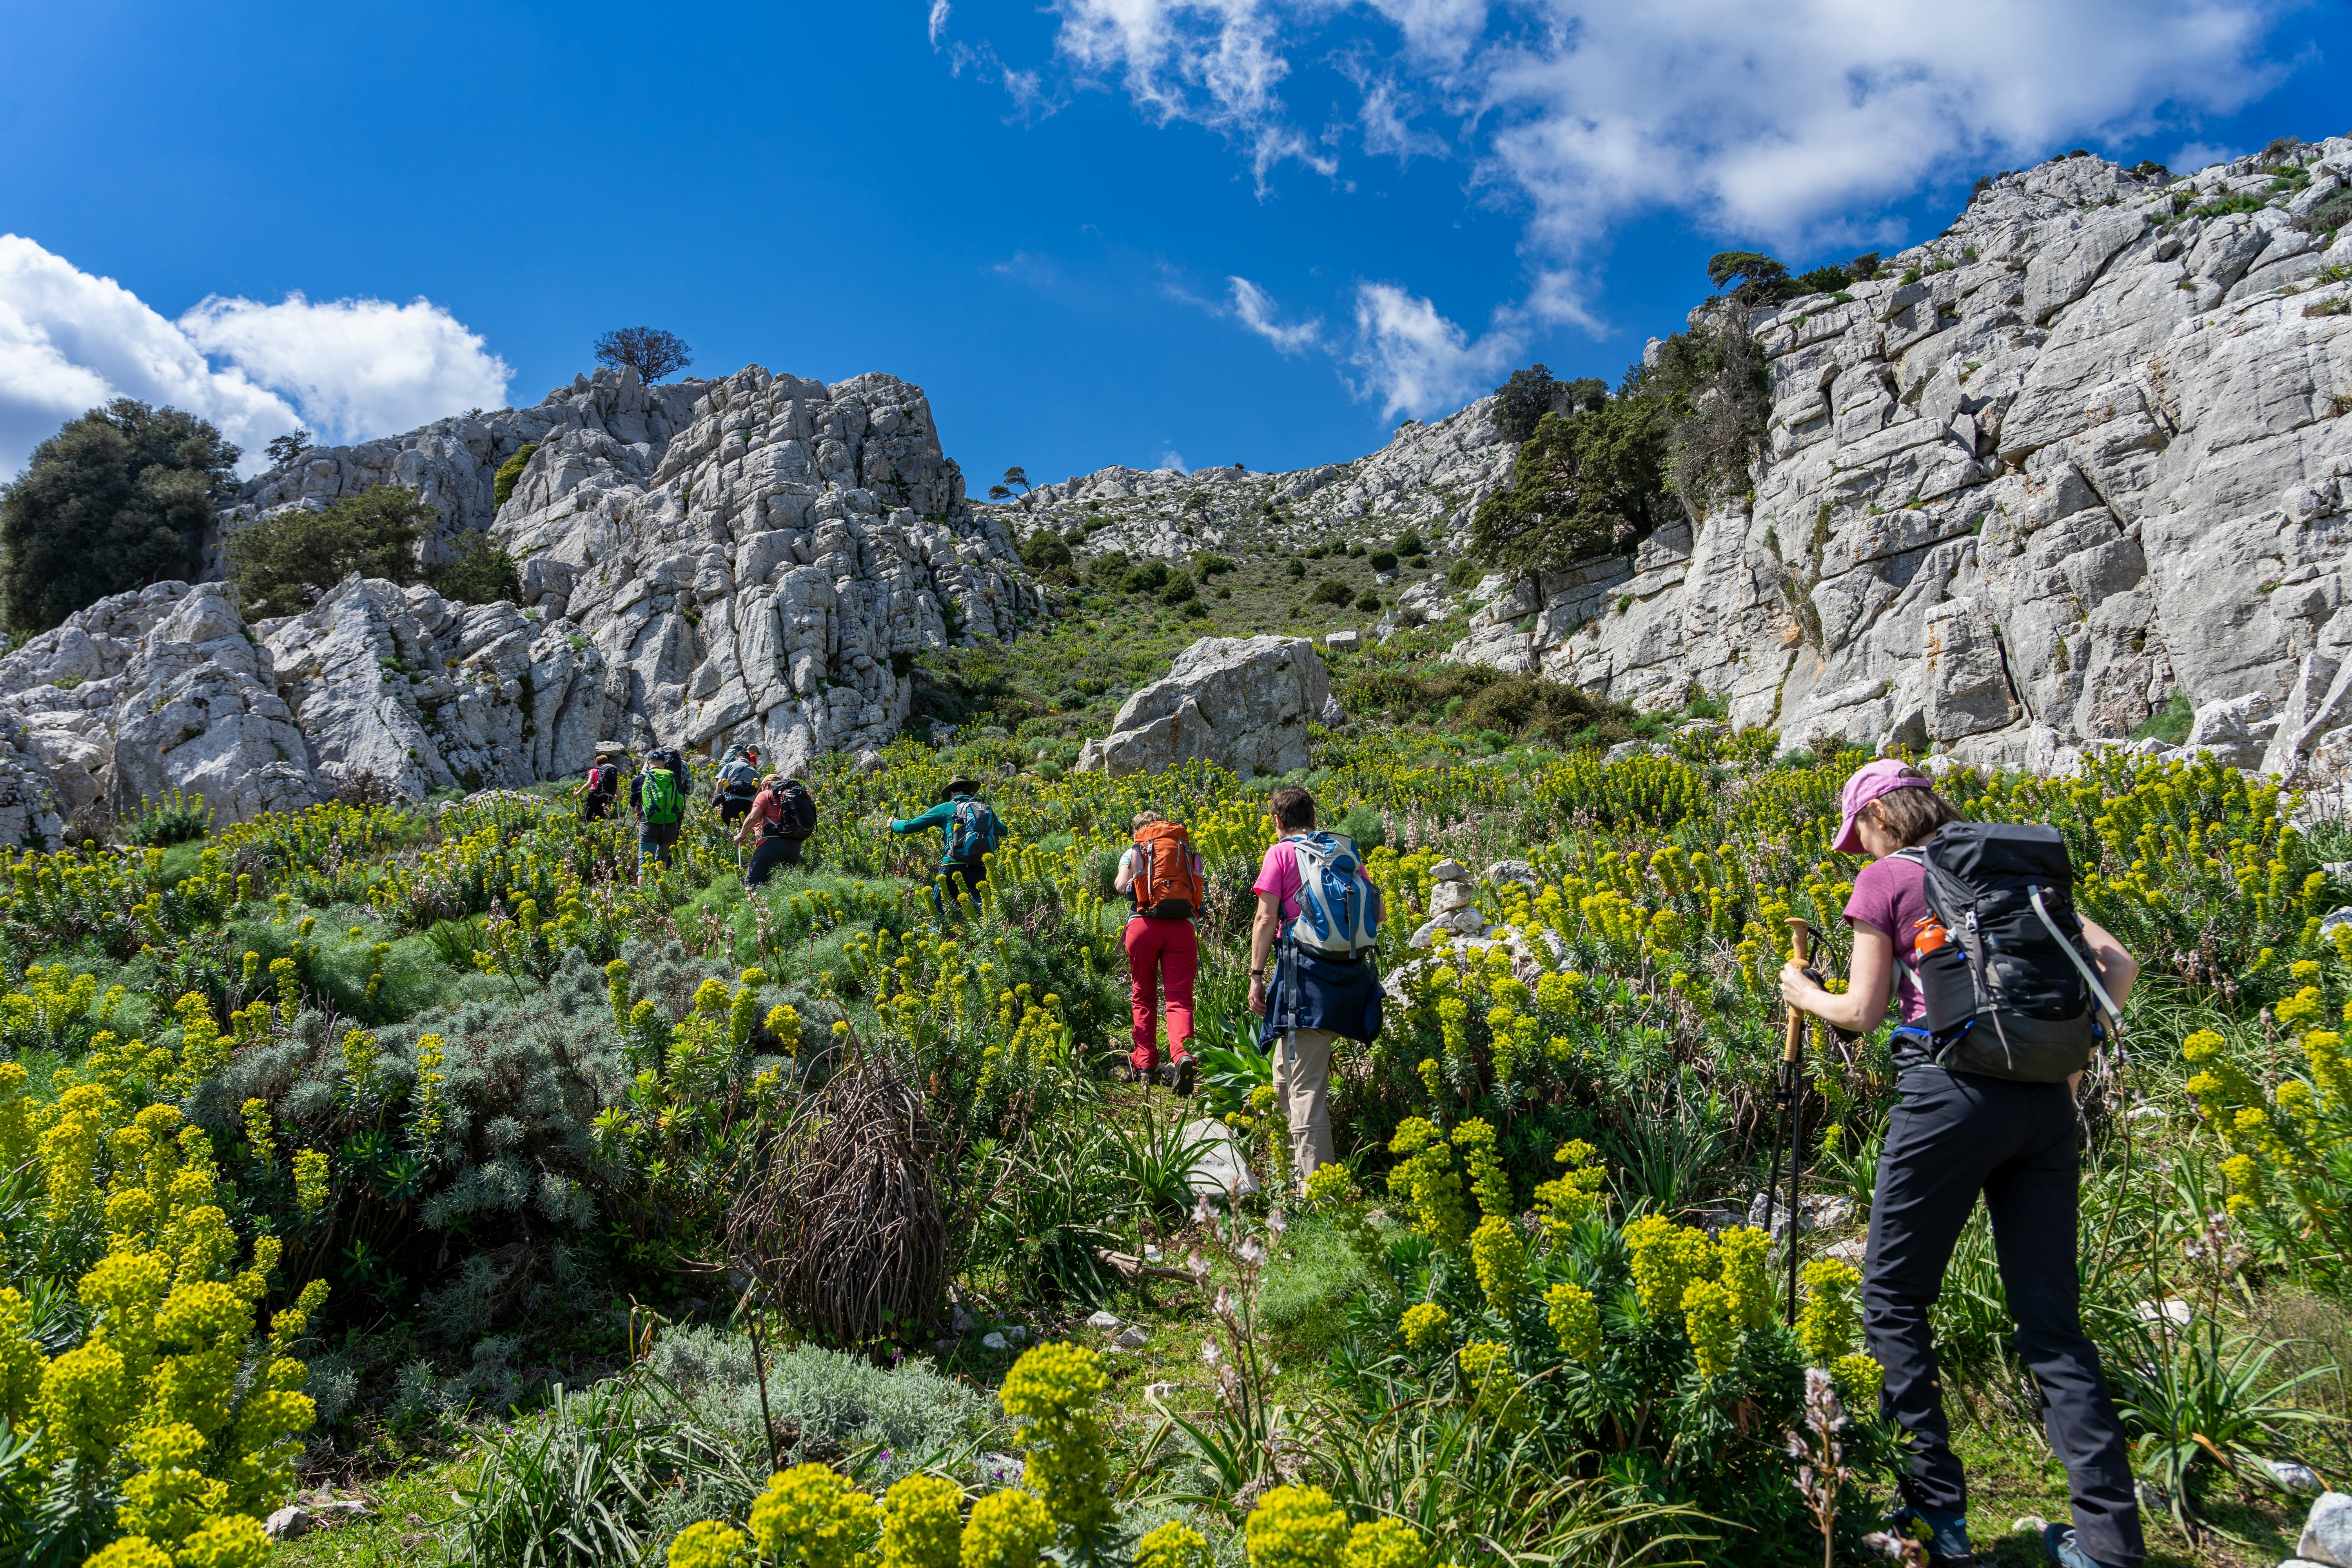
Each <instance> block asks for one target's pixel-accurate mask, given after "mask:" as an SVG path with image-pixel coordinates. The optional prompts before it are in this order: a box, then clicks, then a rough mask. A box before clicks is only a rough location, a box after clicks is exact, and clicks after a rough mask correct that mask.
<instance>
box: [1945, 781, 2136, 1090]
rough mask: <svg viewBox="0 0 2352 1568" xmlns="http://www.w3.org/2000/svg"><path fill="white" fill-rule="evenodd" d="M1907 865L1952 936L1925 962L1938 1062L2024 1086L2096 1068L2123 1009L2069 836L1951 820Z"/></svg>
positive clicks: (2014, 825)
mask: <svg viewBox="0 0 2352 1568" xmlns="http://www.w3.org/2000/svg"><path fill="white" fill-rule="evenodd" d="M1901 856H1902V858H1904V859H1906V860H1915V861H1916V862H1917V863H1918V865H1919V868H1920V870H1921V871H1922V873H1923V874H1924V876H1925V879H1926V882H1927V906H1928V908H1929V909H1930V910H1934V911H1935V916H1936V919H1937V921H1938V922H1940V923H1941V924H1942V925H1943V927H1944V928H1945V930H1946V931H1947V932H1948V940H1947V941H1946V942H1944V944H1943V945H1942V946H1940V947H1937V948H1935V949H1934V950H1933V951H1931V952H1927V953H1926V954H1924V955H1920V956H1917V958H1916V963H1914V964H1913V971H1914V973H1915V974H1916V976H1917V979H1918V984H1919V993H1920V995H1921V997H1922V998H1923V999H1924V1000H1925V1001H1926V1003H1927V1018H1926V1019H1925V1023H1926V1025H1927V1032H1928V1033H1929V1034H1930V1035H1931V1036H1933V1037H1934V1039H1935V1060H1936V1062H1937V1065H1938V1066H1940V1067H1946V1068H1951V1069H1953V1070H1954V1071H1956V1072H1972V1073H1981V1074H1983V1075H1984V1076H1986V1077H1988V1078H2002V1079H2012V1080H2015V1081H2017V1082H2021V1083H2063V1082H2064V1081H2065V1080H2066V1079H2067V1078H2068V1077H2069V1076H2071V1075H2073V1074H2074V1073H2078V1072H2081V1071H2082V1070H2083V1069H2084V1068H2086V1067H2088V1066H2089V1065H2090V1061H2091V1058H2092V1056H2093V1054H2094V1053H2095V1051H2096V1050H2097V1048H2098V1043H2099V1039H2100V1037H2101V1034H2102V1032H2103V1031H2102V1020H2103V1019H2104V1020H2105V1031H2104V1032H2105V1034H2107V1035H2109V1036H2110V1037H2112V1036H2113V1035H2114V1034H2115V1033H2116V1022H2115V1007H2114V1005H2113V1003H2111V1002H2110V1001H2109V1000H2108V998H2107V994H2106V992H2105V989H2104V988H2103V987H2102V986H2101V985H2100V984H2099V980H2098V974H2097V972H2096V971H2095V969H2094V968H2093V967H2092V964H2091V952H2090V944H2089V943H2088V942H2086V941H2085V940H2084V936H2083V922H2082V919H2081V917H2080V916H2078V915H2076V914H2075V912H2074V862H2073V861H2072V859H2071V858H2069V857H2068V855H2067V853H2066V841H2065V839H2064V838H2063V837H2061V836H2060V834H2059V832H2058V830H2057V829H2056V828H2054V827H2045V826H2039V825H2032V824H2023V823H2011V822H1949V823H1946V824H1945V825H1944V826H1942V827H1939V828H1937V830H1936V836H1935V837H1933V838H1930V839H1929V840H1927V843H1926V845H1924V846H1922V847H1919V848H1916V849H1906V850H1903V851H1902V852H1901ZM1899 956H1902V957H1903V958H1904V959H1905V962H1906V963H1912V961H1913V957H1914V955H1912V954H1903V955H1899Z"/></svg>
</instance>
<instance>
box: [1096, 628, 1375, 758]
mask: <svg viewBox="0 0 2352 1568" xmlns="http://www.w3.org/2000/svg"><path fill="white" fill-rule="evenodd" d="M1330 696H1331V677H1330V674H1329V672H1328V671H1327V670H1325V668H1323V661H1322V659H1320V658H1318V657H1317V656H1316V653H1315V645H1314V644H1312V643H1310V642H1308V641H1307V639H1306V638H1304V637H1202V638H1201V639H1200V640H1199V641H1198V642H1196V643H1194V644H1193V645H1192V647H1188V648H1186V649H1185V650H1184V651H1183V652H1182V653H1181V654H1178V655H1177V656H1176V662H1175V663H1174V664H1173V665H1172V666H1171V667H1170V668H1169V671H1168V674H1167V676H1166V677H1165V678H1164V679H1160V680H1156V681H1154V682H1152V683H1151V684H1150V685H1149V686H1147V687H1145V688H1143V689H1141V690H1140V691H1138V692H1137V693H1136V694H1135V695H1134V696H1132V697H1130V698H1129V699H1128V700H1127V701H1126V702H1125V703H1124V704H1122V705H1121V706H1120V708H1119V710H1118V716H1117V717H1116V718H1114V719H1113V720H1112V721H1111V732H1110V734H1109V735H1108V736H1107V737H1106V738H1104V739H1102V740H1099V741H1089V742H1087V744H1086V746H1085V748H1084V750H1082V751H1081V752H1079V755H1078V766H1079V767H1080V768H1082V769H1086V770H1089V771H1098V772H1105V773H1112V774H1120V773H1165V772H1167V771H1168V770H1169V769H1170V768H1172V767H1175V766H1177V765H1178V764H1179V763H1187V762H1191V761H1192V759H1194V758H1196V757H1205V758H1208V759H1210V760H1212V761H1213V762H1217V763H1223V764H1224V765H1225V766H1226V767H1229V768H1231V769H1233V770H1234V772H1235V773H1239V774H1241V775H1242V776H1243V777H1244V778H1247V777H1249V776H1250V775H1251V774H1252V773H1288V772H1290V771H1291V770H1293V769H1295V768H1303V767H1305V766H1306V765H1307V727H1308V725H1309V724H1311V723H1313V722H1314V721H1316V720H1317V718H1318V716H1319V715H1320V714H1321V713H1322V712H1323V709H1324V704H1325V703H1326V702H1328V700H1330Z"/></svg>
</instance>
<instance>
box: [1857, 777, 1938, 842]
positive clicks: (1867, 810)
mask: <svg viewBox="0 0 2352 1568" xmlns="http://www.w3.org/2000/svg"><path fill="white" fill-rule="evenodd" d="M1918 776H1919V777H1921V778H1925V777H1927V775H1926V774H1925V773H1921V774H1919V775H1918ZM1862 809H1863V812H1864V815H1865V816H1874V818H1875V819H1876V821H1877V823H1878V825H1879V826H1882V827H1884V828H1885V829H1886V831H1888V832H1889V833H1892V834H1893V835H1895V837H1897V838H1899V839H1901V840H1902V841H1903V847H1905V848H1906V849H1908V848H1910V847H1912V846H1913V845H1915V844H1925V843H1927V840H1928V839H1930V838H1933V837H1935V836H1936V829H1937V828H1938V827H1941V826H1944V824H1946V823H1948V822H1958V821H1959V820H1960V814H1959V812H1958V810H1956V809H1954V807H1953V805H1952V803H1951V802H1950V801H1948V800H1946V799H1945V798H1944V797H1943V796H1942V795H1937V793H1936V792H1935V790H1934V789H1932V788H1929V789H1921V788H1919V787H1918V786H1917V785H1916V784H1914V785H1910V786H1908V787H1906V788H1903V789H1891V790H1888V791H1887V792H1886V793H1885V795H1880V796H1879V797H1878V798H1877V799H1876V800H1874V801H1872V802H1871V803H1870V804H1869V805H1865V806H1864V807H1863V808H1862Z"/></svg>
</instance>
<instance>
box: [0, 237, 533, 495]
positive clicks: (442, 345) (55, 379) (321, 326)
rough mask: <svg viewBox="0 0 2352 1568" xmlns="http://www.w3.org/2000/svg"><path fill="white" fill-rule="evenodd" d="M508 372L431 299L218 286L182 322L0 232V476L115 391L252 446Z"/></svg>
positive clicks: (447, 410) (357, 430)
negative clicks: (267, 293)
mask: <svg viewBox="0 0 2352 1568" xmlns="http://www.w3.org/2000/svg"><path fill="white" fill-rule="evenodd" d="M511 374H512V373H511V372H510V371H509V369H508V368H507V365H506V363H505V362H504V361H502V360H500V359H499V358H498V357H497V356H496V355H495V354H490V353H485V352H484V351H483V346H482V340H481V339H480V338H479V337H478V336H476V335H475V334H473V333H471V332H468V331H466V329H465V328H464V327H463V326H462V325H460V324H459V323H458V322H457V321H455V320H454V319H452V318H451V317H450V315H449V313H448V312H447V311H446V310H442V309H441V308H440V307H438V306H436V305H433V304H430V303H428V302H426V301H425V300H415V301H414V302H412V303H410V304H407V305H394V304H390V303H388V302H386V301H384V300H331V301H326V302H320V303H313V302H312V301H310V300H305V299H304V298H303V297H302V296H301V295H299V294H292V295H289V296H288V297H287V298H286V299H285V300H282V301H280V302H279V303H278V304H275V305H266V304H262V303H260V302H258V301H257V300H242V299H221V298H218V297H215V298H211V299H207V300H204V301H203V302H202V303H200V304H198V305H197V306H196V307H195V308H194V310H190V311H188V312H187V313H186V314H185V315H184V316H182V317H181V318H180V319H179V320H178V321H170V320H167V319H166V318H165V317H163V315H162V314H160V313H159V312H157V311H156V310H153V309H152V307H150V306H149V305H147V304H146V303H145V302H143V301H142V300H140V299H139V297H138V296H137V295H135V294H133V293H131V291H130V290H129V289H125V288H123V287H122V286H121V284H119V283H117V282H115V281H114V280H113V279H110V278H100V277H94V276H92V275H91V274H89V273H87V272H84V271H82V270H81V269H80V268H77V267H75V266H74V265H73V264H72V263H71V262H69V261H68V260H66V259H65V258H62V257H59V256H56V255H53V254H52V253H50V252H49V251H47V250H46V249H44V248H43V247H41V246H39V245H37V244H36V243H35V242H33V241H32V240H29V239H26V238H23V237H20V236H16V235H0V475H5V474H12V473H14V472H16V470H17V469H18V468H21V467H22V466H23V465H24V463H25V460H26V458H28V457H29V456H30V455H31V452H32V449H33V447H35V446H36V445H37V444H38V443H39V442H41V441H42V440H44V439H46V438H47V437H49V436H51V435H53V434H55V432H56V430H57V427H58V426H59V425H61V424H63V423H64V422H65V421H66V420H68V419H70V418H72V417H74V416H76V415H79V414H80V413H82V412H83V411H84V410H86V409H89V408H93V407H96V406H97V405H100V404H101V403H104V402H105V401H106V400H107V399H109V398H112V397H136V398H139V399H141V400H142V401H145V402H149V403H159V404H170V405H173V406H174V407H178V408H184V409H187V410H188V411H189V412H191V413H194V414H201V415H203V416H205V418H207V419H209V420H211V421H212V422H213V423H214V424H215V425H216V426H219V427H220V429H221V433H222V434H223V435H225V436H226V437H228V438H229V439H230V440H232V441H235V442H236V444H237V445H239V446H240V447H244V448H245V449H246V450H247V453H249V454H253V453H258V452H259V451H260V449H261V447H262V446H263V444H264V443H265V442H267V441H268V439H269V438H270V437H273V436H276V435H279V434H281V433H283V432H284V431H287V430H289V429H291V428H292V427H293V426H296V425H297V424H302V425H307V426H310V428H311V429H312V430H313V431H315V432H317V433H318V435H319V436H320V437H322V438H325V439H330V440H354V439H360V438H362V437H370V436H382V435H390V434H393V433H394V432H397V431H401V430H406V429H410V428H413V427H414V426H418V425H422V424H425V423H427V422H429V421H431V420H433V419H436V418H439V417H441V416H444V415H447V414H454V413H457V412H458V411H460V410H462V409H464V408H467V407H468V406H472V405H481V406H485V407H488V406H495V405H499V404H501V403H503V402H505V401H506V388H507V383H508V381H509V378H510V376H511ZM259 466H260V465H259V463H258V461H257V459H255V458H251V457H249V458H247V462H246V464H245V465H244V467H245V468H246V470H247V472H252V471H254V470H255V469H256V468H258V467H259Z"/></svg>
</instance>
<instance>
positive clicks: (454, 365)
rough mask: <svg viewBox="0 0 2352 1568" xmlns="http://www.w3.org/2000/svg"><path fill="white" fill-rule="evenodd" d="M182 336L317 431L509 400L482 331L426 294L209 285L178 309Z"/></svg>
mask: <svg viewBox="0 0 2352 1568" xmlns="http://www.w3.org/2000/svg"><path fill="white" fill-rule="evenodd" d="M180 328H181V330H182V331H184V332H186V333H187V334H188V341H189V342H193V343H194V344H195V345H196V347H198V348H200V349H202V350H203V351H204V352H205V353H208V354H215V355H217V356H219V357H221V358H223V359H226V360H227V361H228V362H229V363H232V364H234V365H236V366H237V367H239V368H240V369H242V370H243V371H244V372H245V373H246V374H248V375H250V376H252V377H253V378H254V379H255V380H256V381H258V382H260V383H261V384H264V385H266V386H271V387H276V388H278V390H279V391H282V392H285V393H287V394H289V395H291V396H292V397H293V399H294V402H295V404H296V405H297V406H299V408H300V409H301V410H302V415H303V417H304V418H305V419H306V420H309V421H310V422H311V423H312V425H313V426H314V427H315V428H317V429H319V430H320V432H321V433H322V434H324V433H329V432H331V433H332V434H334V435H336V436H338V437H342V438H344V439H351V438H354V437H362V436H383V435H389V434H391V433H393V432H394V431H400V430H411V429H415V427H416V426H419V425H428V424H430V423H432V422H433V421H434V420H436V419H438V418H440V417H442V416H444V415H447V414H455V413H457V412H459V411H460V410H462V409H466V408H469V407H477V408H495V407H497V406H498V405H500V404H502V403H504V402H505V401H506V396H507V383H508V382H509V380H511V379H513V376H514V372H513V371H512V370H511V369H510V368H509V366H508V364H507V363H506V361H504V360H502V359H500V358H499V357H498V355H496V354H493V353H485V352H484V351H483V347H482V339H481V337H480V335H479V334H478V333H474V332H469V331H467V330H466V329H465V327H464V325H463V324H462V323H460V322H459V321H457V318H455V317H453V316H451V315H450V314H449V312H448V311H446V310H443V309H442V308H441V307H440V306H438V305H436V304H433V303H431V302H430V301H428V300H411V301H409V302H408V303H407V304H405V305H394V304H393V303H391V302H390V301H389V300H324V301H320V302H318V303H313V302H311V301H310V300H306V299H304V298H303V297H302V296H301V295H300V294H299V293H294V294H289V295H288V296H286V298H285V299H284V300H280V301H279V302H278V303H277V304H275V305H265V304H262V303H261V302H260V301H259V300H224V299H222V298H220V297H219V296H218V295H213V296H211V297H209V298H206V299H205V300H201V301H199V302H198V303H197V305H196V306H195V308H194V310H190V311H188V313H187V314H185V315H184V316H182V317H181V318H180Z"/></svg>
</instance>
